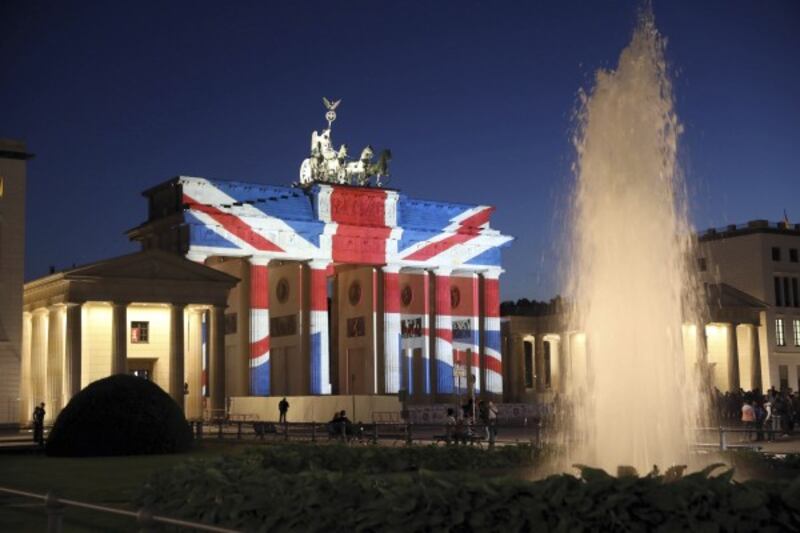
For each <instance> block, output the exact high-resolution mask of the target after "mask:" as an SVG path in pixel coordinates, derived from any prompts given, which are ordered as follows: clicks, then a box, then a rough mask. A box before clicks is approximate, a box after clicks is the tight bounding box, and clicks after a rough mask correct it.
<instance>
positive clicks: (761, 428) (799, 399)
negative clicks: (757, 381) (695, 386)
mask: <svg viewBox="0 0 800 533" xmlns="http://www.w3.org/2000/svg"><path fill="white" fill-rule="evenodd" d="M711 403H712V405H711V407H712V413H714V414H715V416H716V417H717V418H718V420H717V422H718V423H719V424H731V423H734V422H737V421H739V422H741V423H742V425H744V427H745V428H748V429H752V430H753V432H752V434H748V436H752V435H755V439H756V440H764V438H765V437H766V438H767V439H770V440H772V439H774V437H775V435H776V434H784V435H788V434H790V433H792V432H793V431H794V427H795V424H797V423H798V422H800V420H798V418H799V417H800V396H798V394H797V393H796V392H794V391H792V389H790V388H787V389H783V390H777V389H775V387H771V388H770V389H769V390H767V391H766V393H762V392H761V391H760V390H758V389H755V390H752V391H745V390H742V389H739V390H736V391H732V392H726V393H724V394H723V393H721V392H720V391H719V390H718V389H714V391H713V394H712V397H711Z"/></svg>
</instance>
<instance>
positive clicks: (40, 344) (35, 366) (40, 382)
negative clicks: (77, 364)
mask: <svg viewBox="0 0 800 533" xmlns="http://www.w3.org/2000/svg"><path fill="white" fill-rule="evenodd" d="M46 399H47V309H46V308H39V309H36V310H35V311H34V312H33V318H32V324H31V400H32V401H31V412H30V413H27V414H26V419H27V420H30V419H31V416H32V414H33V406H36V405H39V404H40V403H42V402H44V401H46Z"/></svg>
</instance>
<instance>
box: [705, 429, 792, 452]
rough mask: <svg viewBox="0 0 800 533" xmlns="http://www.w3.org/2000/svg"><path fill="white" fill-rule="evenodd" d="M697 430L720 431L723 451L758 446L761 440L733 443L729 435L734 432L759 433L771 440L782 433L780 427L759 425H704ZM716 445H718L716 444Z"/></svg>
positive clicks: (706, 431) (720, 442)
mask: <svg viewBox="0 0 800 533" xmlns="http://www.w3.org/2000/svg"><path fill="white" fill-rule="evenodd" d="M695 431H696V432H698V433H718V434H719V441H718V442H719V449H720V450H722V451H725V450H728V449H731V448H758V447H759V444H758V443H759V442H761V441H752V440H749V439H748V440H747V441H746V442H744V443H743V442H738V443H731V442H730V440H729V438H728V435H729V434H731V433H733V434H736V433H740V434H745V435H746V436H752V435H755V436H758V435H767V436H768V437H769V439H770V440H775V435H776V434H777V433H782V431H781V430H778V429H767V428H758V427H755V426H753V427H723V426H719V427H702V428H696V429H695ZM715 447H716V446H715Z"/></svg>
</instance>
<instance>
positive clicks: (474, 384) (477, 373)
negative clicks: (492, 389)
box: [467, 272, 484, 394]
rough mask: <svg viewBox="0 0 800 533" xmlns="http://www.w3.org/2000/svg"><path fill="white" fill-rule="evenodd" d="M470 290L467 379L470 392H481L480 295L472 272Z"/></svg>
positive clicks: (475, 275)
mask: <svg viewBox="0 0 800 533" xmlns="http://www.w3.org/2000/svg"><path fill="white" fill-rule="evenodd" d="M469 285H470V292H471V293H472V294H471V297H472V307H471V309H470V311H471V312H470V314H471V315H472V316H471V317H470V320H469V327H470V342H471V343H472V349H471V350H470V352H471V353H470V354H469V355H470V361H469V368H470V370H469V371H470V373H471V376H470V377H469V379H468V380H467V383H468V384H471V391H470V392H471V393H474V394H480V392H481V383H482V382H483V368H484V367H483V357H481V346H480V333H479V331H480V327H479V326H478V324H479V323H480V316H481V311H480V306H479V303H480V295H479V290H480V289H479V287H480V282H479V280H478V274H476V273H474V272H473V273H472V274H470V284H469Z"/></svg>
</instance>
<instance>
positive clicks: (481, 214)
mask: <svg viewBox="0 0 800 533" xmlns="http://www.w3.org/2000/svg"><path fill="white" fill-rule="evenodd" d="M492 211H494V208H492V207H487V208H486V209H484V210H482V211H478V212H477V213H475V214H474V215H472V216H469V217H467V218H465V219H464V220H462V221H461V222H459V224H458V229H456V233H455V234H454V235H450V236H449V237H446V238H444V239H442V240H440V241H436V242H432V243H430V244H428V245H427V246H423V247H422V248H420V249H419V250H417V251H416V252H414V253H413V254H411V255H409V256H408V257H406V259H408V260H413V261H426V260H428V259H430V258H431V257H434V256H437V255H439V254H440V253H442V252H445V251H447V250H449V249H450V248H452V247H453V246H456V245H457V244H462V243H465V242H467V241H470V240H472V239H474V238H475V237H477V236H478V234H479V233H480V226H482V225H483V224H486V223H487V222H488V221H489V217H491V215H492Z"/></svg>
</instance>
